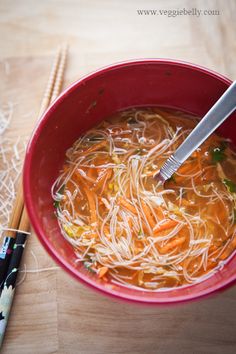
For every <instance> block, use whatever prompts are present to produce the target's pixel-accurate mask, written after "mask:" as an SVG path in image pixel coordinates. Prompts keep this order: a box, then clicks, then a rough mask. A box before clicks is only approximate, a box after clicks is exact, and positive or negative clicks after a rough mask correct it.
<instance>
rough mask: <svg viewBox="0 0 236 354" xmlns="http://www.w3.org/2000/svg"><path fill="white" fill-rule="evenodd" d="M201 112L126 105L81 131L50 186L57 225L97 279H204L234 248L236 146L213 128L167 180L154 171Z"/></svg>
mask: <svg viewBox="0 0 236 354" xmlns="http://www.w3.org/2000/svg"><path fill="white" fill-rule="evenodd" d="M197 122H198V119H197V118H196V117H191V116H189V115H186V114H184V113H183V112H177V111H173V110H163V109H159V108H145V109H129V110H126V111H123V112H120V113H117V114H116V115H114V116H113V117H111V118H110V119H107V120H104V121H103V122H102V123H101V124H99V125H98V126H97V127H95V128H94V129H92V130H90V131H88V132H87V133H86V134H85V135H83V136H81V137H80V138H79V139H78V140H77V141H76V142H75V143H74V145H73V146H72V148H70V149H69V150H68V151H67V153H66V161H65V164H64V167H63V170H62V171H61V174H60V176H59V177H58V179H57V180H56V181H55V183H54V185H53V188H52V195H53V198H54V200H55V207H56V214H57V218H58V221H59V224H60V227H61V231H62V234H63V235H64V237H65V238H66V239H67V240H68V242H70V243H71V244H72V245H73V247H74V250H75V253H76V255H77V257H78V261H81V262H83V263H84V265H85V266H86V267H87V268H88V270H90V271H92V272H95V273H97V275H98V277H99V278H101V279H102V280H103V281H110V282H113V283H119V284H123V285H125V286H128V287H135V288H138V289H147V290H154V291H158V290H160V289H163V288H164V289H165V288H173V287H179V286H183V285H186V284H193V283H196V282H199V281H202V280H204V279H205V278H206V277H208V276H209V275H210V274H212V273H213V272H215V271H216V270H217V269H218V268H220V267H222V266H223V265H224V263H225V261H226V260H227V259H228V257H229V256H230V255H231V254H232V252H233V251H234V250H235V248H236V236H235V235H236V227H235V218H236V206H235V201H236V198H235V196H236V184H235V182H236V175H235V165H236V155H235V152H234V151H233V150H232V149H231V148H230V146H229V141H227V140H226V139H223V138H221V137H219V136H217V135H216V134H213V135H211V136H210V138H208V140H207V141H206V142H205V143H204V144H203V145H202V146H201V147H200V148H199V149H197V151H195V152H194V153H193V154H192V155H191V156H190V158H189V159H188V160H187V161H186V162H185V163H184V164H183V165H182V166H181V167H180V168H179V170H178V171H177V172H176V173H175V174H174V176H173V177H172V178H171V179H170V180H168V181H167V182H166V183H165V185H164V187H163V186H162V185H161V183H157V181H156V180H155V179H154V175H155V174H156V173H157V172H158V171H159V170H160V168H161V166H162V165H163V163H164V162H165V160H166V159H167V158H168V157H169V156H170V155H171V154H172V153H173V152H174V151H175V150H176V149H177V147H178V146H179V145H180V144H181V143H182V142H183V140H184V139H185V138H186V137H187V135H188V134H189V133H190V131H191V130H192V129H193V128H194V126H195V125H196V124H197Z"/></svg>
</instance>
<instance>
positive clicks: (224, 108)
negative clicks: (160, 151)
mask: <svg viewBox="0 0 236 354" xmlns="http://www.w3.org/2000/svg"><path fill="white" fill-rule="evenodd" d="M235 109H236V81H234V82H233V83H232V84H231V85H230V86H229V88H228V89H227V90H226V91H225V92H224V94H223V95H222V96H221V97H220V98H219V100H218V101H217V102H216V103H215V104H214V106H213V107H212V108H211V109H210V110H209V111H208V112H207V114H206V115H205V116H204V117H203V118H202V119H201V121H200V122H199V123H198V124H197V126H196V127H195V128H194V129H193V130H192V132H191V133H190V134H189V135H188V137H187V138H186V139H185V141H184V142H183V143H182V144H181V145H180V146H179V147H178V149H177V150H176V151H175V153H174V154H173V155H171V156H170V157H169V158H168V159H167V160H166V162H165V163H164V165H163V167H162V168H161V170H160V173H159V177H160V178H161V179H162V180H163V181H166V180H167V179H168V178H170V177H171V176H172V174H173V173H174V172H175V171H177V169H178V168H179V167H180V166H181V165H182V163H183V162H184V161H185V160H187V158H188V157H189V156H190V155H191V154H192V153H193V152H194V151H195V150H196V149H197V148H198V147H199V146H200V145H201V144H202V143H203V142H204V141H205V140H206V139H207V138H208V137H209V135H211V134H212V133H213V132H214V131H215V130H216V129H217V128H218V127H219V126H220V125H221V124H222V123H223V122H224V121H225V120H226V119H227V118H228V117H229V116H230V115H231V113H233V112H234V111H235Z"/></svg>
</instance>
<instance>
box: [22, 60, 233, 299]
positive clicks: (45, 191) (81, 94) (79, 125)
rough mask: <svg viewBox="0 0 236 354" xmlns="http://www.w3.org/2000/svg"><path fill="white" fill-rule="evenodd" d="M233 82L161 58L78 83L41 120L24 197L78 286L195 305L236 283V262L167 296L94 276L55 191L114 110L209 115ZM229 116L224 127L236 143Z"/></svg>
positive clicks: (37, 226)
mask: <svg viewBox="0 0 236 354" xmlns="http://www.w3.org/2000/svg"><path fill="white" fill-rule="evenodd" d="M230 84H231V81H230V80H229V79H227V78H225V77H224V76H221V75H219V74H217V73H215V72H213V71H210V70H207V69H205V68H202V67H199V66H197V65H193V64H189V63H185V62H179V61H172V60H162V59H143V60H134V61H128V62H123V63H118V64H115V65H111V66H108V67H106V68H103V69H101V70H98V71H96V72H94V73H92V74H89V75H87V76H85V77H83V78H82V79H80V80H78V81H77V82H75V83H74V84H72V85H71V86H70V87H69V88H68V89H67V90H65V91H64V92H63V93H62V94H61V95H60V96H59V97H58V98H57V99H56V100H55V101H54V102H53V104H52V105H51V106H50V107H49V108H48V110H47V111H46V113H45V114H44V115H43V116H42V118H41V120H40V121H39V123H38V125H37V127H36V128H35V131H34V133H33V135H32V137H31V140H30V142H29V144H28V148H27V152H26V158H25V163H24V176H23V177H24V180H23V183H24V197H25V203H26V207H27V211H28V214H29V218H30V221H31V224H32V226H33V228H34V230H35V232H36V234H37V235H38V237H39V239H40V241H41V242H42V244H43V245H44V247H45V248H46V250H47V251H48V252H49V254H50V255H51V256H52V257H53V258H54V259H55V260H56V261H57V262H58V263H59V264H60V265H61V266H62V267H63V268H64V269H65V270H66V271H68V272H69V273H70V274H71V275H73V276H74V277H75V278H76V279H78V280H79V281H81V282H83V283H85V284H87V285H89V286H90V287H92V288H94V289H97V290H98V291H100V292H103V293H104V294H107V295H110V296H113V297H116V298H119V299H123V300H127V301H132V302H139V303H145V304H173V303H179V302H183V301H187V300H194V299H198V298H201V297H204V296H207V295H209V294H211V293H213V292H216V291H218V290H220V289H223V288H225V287H227V286H229V285H231V284H232V283H233V282H235V279H236V257H235V256H234V257H232V259H231V260H230V261H229V262H228V263H227V264H226V265H225V267H224V268H223V269H222V270H220V271H218V272H217V273H216V274H215V275H213V276H211V277H210V278H209V279H207V280H205V281H203V282H200V283H199V284H195V285H192V286H188V287H185V288H179V289H173V290H169V291H163V292H151V291H142V290H131V289H126V288H124V287H122V286H116V287H115V288H112V287H110V284H106V283H104V282H103V281H101V280H99V279H97V277H96V276H95V275H93V274H91V273H89V272H88V271H87V270H86V269H85V268H84V267H83V265H79V264H78V263H76V262H75V260H76V257H75V255H74V252H73V249H72V247H71V246H70V244H69V243H68V242H67V241H66V240H65V239H64V238H63V236H62V235H61V232H60V229H59V226H58V224H57V220H56V218H55V215H54V208H53V201H52V198H51V193H50V188H51V185H52V183H53V182H54V180H55V179H56V177H57V176H58V173H59V170H60V168H61V167H62V164H63V162H64V158H65V151H66V150H67V149H68V148H69V147H70V146H71V145H72V144H73V142H74V141H75V140H76V139H77V138H78V136H80V135H81V134H82V133H83V132H84V131H86V130H87V129H89V128H91V127H92V126H94V125H95V124H97V123H98V122H100V121H101V120H102V119H103V118H105V117H108V116H109V115H111V114H113V113H114V112H116V111H118V110H121V109H125V108H128V107H132V106H136V107H137V106H167V107H172V108H177V109H181V110H184V111H188V112H190V113H193V114H197V115H199V116H203V115H204V114H205V113H206V112H207V111H208V110H209V108H210V107H211V106H212V105H213V103H214V102H215V101H216V100H217V99H218V98H219V97H220V96H221V95H222V93H223V92H224V91H225V90H226V88H227V87H228V86H229V85H230ZM235 116H236V115H234V116H232V117H230V118H229V119H228V120H227V121H226V122H225V123H224V125H223V126H222V127H221V128H220V129H219V131H220V133H221V134H222V135H223V136H225V137H227V138H231V139H232V140H233V142H234V143H235V144H236V135H235V130H236V128H235V125H234V124H233V119H234V118H235Z"/></svg>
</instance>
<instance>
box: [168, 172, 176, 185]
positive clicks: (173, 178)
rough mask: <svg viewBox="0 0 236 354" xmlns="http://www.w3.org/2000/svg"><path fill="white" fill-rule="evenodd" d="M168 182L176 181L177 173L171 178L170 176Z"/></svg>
mask: <svg viewBox="0 0 236 354" xmlns="http://www.w3.org/2000/svg"><path fill="white" fill-rule="evenodd" d="M166 182H174V183H176V179H175V174H173V175H172V176H171V177H170V178H168V179H167V181H166Z"/></svg>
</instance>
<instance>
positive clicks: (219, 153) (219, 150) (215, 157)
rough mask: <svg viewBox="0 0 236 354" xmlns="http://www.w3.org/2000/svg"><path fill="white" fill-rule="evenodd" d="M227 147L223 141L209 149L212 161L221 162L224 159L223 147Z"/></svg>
mask: <svg viewBox="0 0 236 354" xmlns="http://www.w3.org/2000/svg"><path fill="white" fill-rule="evenodd" d="M226 148H227V143H226V142H225V141H223V142H222V143H221V144H220V146H218V147H216V148H214V149H213V150H211V158H212V162H213V163H217V162H221V161H224V160H225V159H226V156H225V149H226Z"/></svg>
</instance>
